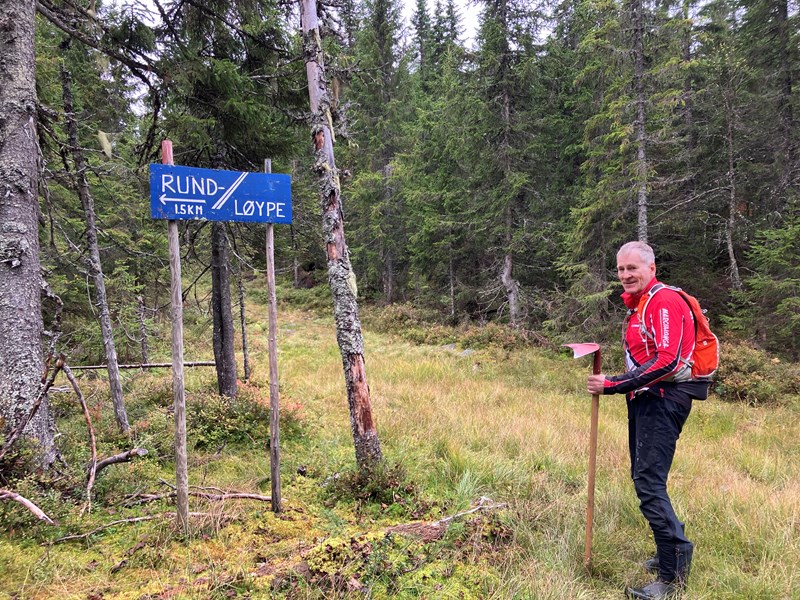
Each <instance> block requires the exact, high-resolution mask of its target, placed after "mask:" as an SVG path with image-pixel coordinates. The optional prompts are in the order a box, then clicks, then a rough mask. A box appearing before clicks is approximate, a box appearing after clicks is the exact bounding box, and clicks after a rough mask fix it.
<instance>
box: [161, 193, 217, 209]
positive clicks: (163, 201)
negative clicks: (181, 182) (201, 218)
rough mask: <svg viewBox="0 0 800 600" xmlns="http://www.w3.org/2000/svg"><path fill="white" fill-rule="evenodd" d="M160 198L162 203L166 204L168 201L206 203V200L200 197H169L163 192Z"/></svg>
mask: <svg viewBox="0 0 800 600" xmlns="http://www.w3.org/2000/svg"><path fill="white" fill-rule="evenodd" d="M158 199H159V200H160V201H161V204H163V205H165V206H166V204H167V202H191V203H193V204H205V203H206V201H205V200H201V199H199V198H167V195H166V194H161V195H160V196H159V197H158Z"/></svg>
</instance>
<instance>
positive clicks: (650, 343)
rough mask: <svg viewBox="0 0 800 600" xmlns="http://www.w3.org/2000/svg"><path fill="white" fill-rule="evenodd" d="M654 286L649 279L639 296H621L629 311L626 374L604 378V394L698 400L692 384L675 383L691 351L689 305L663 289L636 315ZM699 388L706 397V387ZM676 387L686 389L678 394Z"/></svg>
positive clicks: (654, 282) (626, 329) (626, 294)
mask: <svg viewBox="0 0 800 600" xmlns="http://www.w3.org/2000/svg"><path fill="white" fill-rule="evenodd" d="M658 283H659V282H658V281H657V280H656V279H655V278H653V280H652V281H650V283H648V284H647V287H646V288H645V289H644V291H643V292H642V293H641V294H635V295H634V294H628V293H624V294H622V300H623V301H624V302H625V306H627V307H628V309H629V310H628V318H627V321H626V323H627V324H626V327H625V331H624V339H623V347H624V350H625V363H626V365H627V368H628V370H627V372H626V373H623V374H622V375H614V376H611V377H606V381H605V389H604V390H603V393H604V394H625V393H629V392H630V393H633V392H638V391H642V390H650V391H651V392H653V393H656V394H657V395H659V396H662V397H664V396H666V395H668V394H669V395H672V393H673V392H679V393H678V396H680V398H679V399H681V400H683V397H684V395H688V396H690V397H698V396H696V395H695V393H694V392H695V390H694V389H693V388H694V387H695V384H694V383H693V382H687V383H680V384H678V383H675V379H676V375H679V374H680V373H681V372H682V371H685V368H686V361H687V360H689V359H690V358H691V356H692V352H693V349H694V339H695V330H694V318H693V316H692V312H691V309H690V308H689V305H688V304H686V302H685V301H684V300H683V298H681V297H680V295H679V294H678V293H677V292H675V291H673V290H670V289H669V288H664V289H662V290H660V291H659V292H658V293H656V294H654V295H653V297H652V298H651V299H650V301H649V303H648V304H647V308H646V313H645V314H644V315H640V314H638V313H637V312H636V308H637V306H638V305H639V300H640V299H641V298H642V296H643V295H644V294H647V292H648V291H649V290H650V289H651V288H652V287H653V286H654V285H656V284H658ZM678 379H680V377H679V378H678ZM702 385H704V386H705V388H706V393H707V387H708V386H707V385H706V384H702ZM678 386H687V389H686V390H685V392H683V393H680V390H679V389H678ZM688 386H691V387H692V389H691V390H690V389H688ZM632 396H633V394H631V397H632Z"/></svg>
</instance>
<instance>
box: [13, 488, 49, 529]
mask: <svg viewBox="0 0 800 600" xmlns="http://www.w3.org/2000/svg"><path fill="white" fill-rule="evenodd" d="M0 500H13V501H14V502H19V503H20V504H22V506H24V507H25V508H27V509H28V510H29V511H31V512H32V513H33V514H34V515H35V516H36V518H37V519H39V520H40V521H44V522H45V523H47V524H48V525H55V524H56V522H55V521H53V519H51V518H50V517H48V516H47V515H46V514H45V512H44V511H43V510H42V509H41V508H39V507H38V506H36V505H35V504H34V503H33V502H31V501H30V500H28V499H27V498H25V497H24V496H20V495H19V494H18V493H16V492H12V491H11V490H6V489H0Z"/></svg>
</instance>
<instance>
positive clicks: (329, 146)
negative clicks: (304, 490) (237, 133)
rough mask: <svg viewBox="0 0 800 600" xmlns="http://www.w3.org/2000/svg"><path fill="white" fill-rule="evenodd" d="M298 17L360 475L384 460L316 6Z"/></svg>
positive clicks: (305, 0)
mask: <svg viewBox="0 0 800 600" xmlns="http://www.w3.org/2000/svg"><path fill="white" fill-rule="evenodd" d="M300 13H301V21H302V27H303V54H304V60H305V63H306V75H307V77H308V95H309V100H310V103H311V113H312V118H313V126H312V130H311V136H312V141H313V144H314V171H315V172H316V173H317V176H318V178H319V190H320V197H321V204H322V229H323V237H324V240H325V252H326V256H327V259H328V281H329V282H330V286H331V292H332V294H333V312H334V318H335V320H336V339H337V341H338V343H339V350H340V352H341V354H342V364H343V367H344V377H345V384H346V387H347V402H348V405H349V408H350V425H351V428H352V430H353V442H354V445H355V454H356V463H357V465H358V467H359V469H367V470H370V469H372V468H373V467H375V466H376V465H377V464H378V463H380V462H382V461H383V454H382V452H381V446H380V442H379V440H378V432H377V429H376V427H375V421H374V419H373V416H372V403H371V400H370V392H369V386H368V385H367V374H366V369H365V366H364V337H363V335H362V333H361V322H360V320H359V318H358V303H357V300H356V294H357V292H356V277H355V273H353V269H352V266H351V264H350V256H349V252H348V249H347V244H346V243H345V237H344V219H343V213H342V201H341V187H340V185H339V173H338V171H337V169H336V162H335V160H334V155H333V141H334V140H333V122H332V118H331V111H330V107H331V97H330V95H329V93H328V89H327V84H326V77H325V65H324V62H323V55H322V40H321V38H320V32H319V21H318V17H317V5H316V0H302V2H301V3H300Z"/></svg>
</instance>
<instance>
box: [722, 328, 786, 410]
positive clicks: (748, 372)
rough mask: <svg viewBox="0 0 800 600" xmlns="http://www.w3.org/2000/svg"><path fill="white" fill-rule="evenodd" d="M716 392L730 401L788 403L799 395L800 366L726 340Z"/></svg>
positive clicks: (745, 345)
mask: <svg viewBox="0 0 800 600" xmlns="http://www.w3.org/2000/svg"><path fill="white" fill-rule="evenodd" d="M713 389H714V391H715V392H716V393H717V394H718V395H719V397H720V398H722V399H723V400H727V401H733V402H746V403H747V404H751V405H757V404H784V403H788V402H790V401H791V399H792V397H794V398H796V397H797V396H798V394H800V365H798V364H795V363H785V362H783V361H782V360H781V359H779V358H777V357H774V356H770V355H769V354H768V353H767V352H764V351H763V350H760V349H758V348H756V347H754V346H753V345H751V344H749V343H747V342H743V341H725V342H722V346H721V348H720V365H719V370H718V371H717V377H716V380H715V382H714V386H713Z"/></svg>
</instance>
